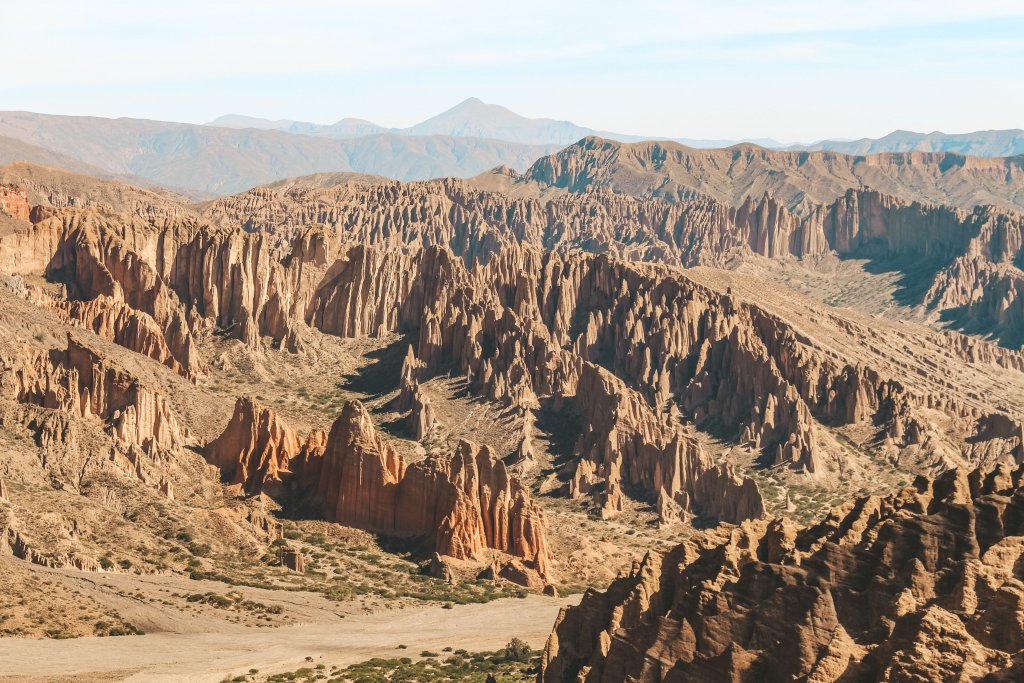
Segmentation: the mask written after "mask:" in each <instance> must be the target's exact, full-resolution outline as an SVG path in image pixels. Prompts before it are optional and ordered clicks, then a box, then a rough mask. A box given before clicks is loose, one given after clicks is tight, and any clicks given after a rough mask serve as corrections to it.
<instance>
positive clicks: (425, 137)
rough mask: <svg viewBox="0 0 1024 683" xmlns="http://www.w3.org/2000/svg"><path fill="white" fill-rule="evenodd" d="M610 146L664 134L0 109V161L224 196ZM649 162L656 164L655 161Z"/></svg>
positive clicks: (1012, 150) (1007, 143)
mask: <svg viewBox="0 0 1024 683" xmlns="http://www.w3.org/2000/svg"><path fill="white" fill-rule="evenodd" d="M585 138H586V139H592V140H596V139H603V140H609V141H615V142H618V143H631V142H641V141H645V140H666V141H669V139H668V138H658V137H656V136H641V135H625V134H620V133H614V132H610V131H598V130H595V129H592V128H587V127H585V126H580V125H577V124H575V123H572V122H570V121H558V120H555V119H547V118H538V119H533V118H527V117H524V116H520V115H519V114H516V113H514V112H512V111H510V110H508V109H506V108H505V107H501V106H498V105H495V104H487V103H484V102H481V101H480V100H478V99H476V98H470V99H468V100H466V101H464V102H462V103H460V104H458V105H457V106H455V107H453V108H451V109H449V110H447V111H445V112H442V113H440V114H438V115H437V116H434V117H432V118H429V119H427V120H426V121H422V122H420V123H417V124H415V125H412V126H409V127H408V128H400V129H399V128H386V127H384V126H380V125H377V124H375V123H373V122H371V121H366V120H363V119H357V118H344V119H341V120H340V121H337V122H336V123H333V124H328V125H321V124H316V123H308V122H303V121H292V120H269V119H259V118H252V117H248V116H241V115H229V116H222V117H220V118H218V119H216V120H215V121H213V122H211V123H209V124H206V125H194V124H186V123H174V122H168V121H151V120H143V119H127V118H120V119H106V118H98V117H87V116H55V115H48V114H36V113H31V112H16V111H15V112H0V162H10V161H18V160H25V161H31V162H34V163H39V164H46V165H50V166H59V167H63V168H67V169H70V170H74V171H79V172H82V173H88V174H90V175H95V176H102V177H108V178H117V179H120V180H122V181H125V182H132V183H135V184H140V185H153V184H157V185H161V186H164V187H167V188H170V189H173V190H176V191H178V192H182V193H185V194H188V195H189V196H192V197H193V198H207V197H211V196H214V195H222V194H230V193H234V192H239V191H242V190H246V189H248V188H250V187H254V186H256V185H262V184H266V183H271V182H273V181H275V180H279V179H282V178H288V177H294V176H304V175H309V174H314V173H345V172H349V173H367V174H373V175H379V176H384V177H388V178H394V179H398V180H424V179H428V178H437V177H444V176H458V177H471V176H475V175H478V174H480V173H483V172H485V171H488V170H490V169H493V168H496V167H499V166H503V167H507V168H510V169H514V170H516V171H525V170H526V169H528V168H529V167H530V166H531V165H532V164H533V163H534V162H536V161H537V160H538V159H541V158H542V157H544V156H546V155H548V154H551V153H553V152H556V151H557V150H559V149H562V148H565V147H566V146H568V145H572V144H574V143H576V142H577V141H579V140H582V139H585ZM670 141H671V142H673V143H676V144H677V145H681V146H685V147H686V148H697V149H707V148H723V147H731V146H733V145H736V144H738V143H747V142H749V143H754V144H756V145H759V146H761V147H768V148H776V149H779V148H782V147H783V145H782V144H781V143H779V142H777V141H775V140H770V139H757V140H749V141H737V140H697V139H688V138H676V139H672V140H670ZM786 149H787V150H828V151H834V152H841V153H844V154H853V155H865V154H873V153H878V152H893V151H900V152H903V151H927V152H931V151H939V152H956V153H959V154H968V155H974V156H1011V155H1019V154H1024V131H1022V130H1005V131H981V132H977V133H966V134H961V135H946V134H943V133H930V134H920V133H911V132H906V131H897V132H894V133H892V134H890V135H887V136H885V137H883V138H879V139H863V140H852V141H843V140H826V141H822V142H818V143H814V144H811V145H802V146H789V147H786ZM651 163H659V162H658V160H657V159H652V160H651Z"/></svg>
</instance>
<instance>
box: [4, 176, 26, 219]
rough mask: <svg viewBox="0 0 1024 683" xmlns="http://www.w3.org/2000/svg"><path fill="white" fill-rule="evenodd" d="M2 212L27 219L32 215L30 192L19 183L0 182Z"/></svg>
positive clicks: (16, 217)
mask: <svg viewBox="0 0 1024 683" xmlns="http://www.w3.org/2000/svg"><path fill="white" fill-rule="evenodd" d="M0 213H3V214H7V215H8V216H10V217H11V218H14V219H17V220H19V221H27V220H29V217H30V216H31V215H32V205H31V204H29V201H28V193H26V192H25V190H24V189H23V188H21V187H18V186H17V185H7V184H0Z"/></svg>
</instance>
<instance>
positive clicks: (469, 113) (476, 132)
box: [403, 97, 596, 145]
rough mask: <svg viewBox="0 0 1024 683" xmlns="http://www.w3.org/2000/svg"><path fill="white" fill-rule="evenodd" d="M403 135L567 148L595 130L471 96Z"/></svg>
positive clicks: (407, 129)
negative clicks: (476, 138) (514, 109)
mask: <svg viewBox="0 0 1024 683" xmlns="http://www.w3.org/2000/svg"><path fill="white" fill-rule="evenodd" d="M403 132H404V133H406V134H407V135H452V136H458V137H479V138H493V139H497V140H508V141H510V142H521V143H525V144H534V145H538V144H541V145H543V144H553V145H568V144H571V143H573V142H576V141H577V140H579V139H580V138H584V137H586V136H588V135H593V134H594V133H595V132H596V131H594V129H592V128H585V127H583V126H577V125H576V124H574V123H572V122H570V121H556V120H555V119H531V118H527V117H525V116H520V115H519V114H516V113H515V112H513V111H511V110H509V109H506V108H505V107H502V106H500V105H497V104H488V103H486V102H483V101H481V100H479V99H477V98H476V97H470V98H469V99H468V100H465V101H464V102H461V103H459V104H457V105H455V106H454V107H452V108H451V109H449V110H448V111H444V112H441V113H440V114H438V115H437V116H434V117H432V118H429V119H427V120H426V121H423V122H422V123H418V124H416V125H415V126H412V127H411V128H406V129H405V130H404V131H403Z"/></svg>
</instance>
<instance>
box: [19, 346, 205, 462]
mask: <svg viewBox="0 0 1024 683" xmlns="http://www.w3.org/2000/svg"><path fill="white" fill-rule="evenodd" d="M12 370H13V372H12V375H13V380H14V382H13V385H12V386H11V391H12V392H13V398H15V399H16V400H18V401H19V402H21V403H29V404H34V405H38V406H42V407H44V408H51V409H56V410H59V411H62V412H64V413H70V414H71V415H76V416H79V417H90V416H95V417H97V418H99V419H100V420H102V421H103V422H104V423H105V424H106V426H107V429H108V430H109V431H110V433H111V434H112V435H114V436H116V437H117V438H118V439H119V440H120V441H121V442H122V443H124V444H127V445H130V446H138V447H140V448H142V450H143V451H144V452H146V453H155V452H158V451H164V452H174V451H179V450H180V449H181V448H182V447H183V446H184V444H185V438H184V435H183V433H182V430H181V427H180V426H179V424H178V421H177V419H176V418H175V416H174V413H173V411H172V410H171V408H170V405H169V404H168V403H167V400H166V399H165V398H164V396H163V395H162V394H160V392H159V391H157V390H155V389H153V388H151V387H147V386H145V385H143V384H142V383H141V382H139V380H138V379H137V378H135V377H133V376H132V375H130V374H128V373H127V372H125V371H124V370H121V369H120V368H118V367H116V366H115V365H113V364H112V363H110V362H109V361H107V360H106V359H104V358H103V357H102V356H101V355H100V354H99V353H97V352H96V351H95V350H93V349H91V348H89V347H88V346H85V345H84V344H82V343H81V342H80V341H78V340H76V339H75V338H74V337H73V336H72V335H71V334H70V333H69V334H68V338H67V349H66V350H63V351H60V350H53V351H51V352H50V353H49V354H45V355H40V356H37V357H35V358H32V359H28V360H24V359H21V360H19V361H17V363H16V365H15V366H14V367H13V368H12Z"/></svg>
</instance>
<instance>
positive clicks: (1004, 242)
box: [205, 150, 1024, 346]
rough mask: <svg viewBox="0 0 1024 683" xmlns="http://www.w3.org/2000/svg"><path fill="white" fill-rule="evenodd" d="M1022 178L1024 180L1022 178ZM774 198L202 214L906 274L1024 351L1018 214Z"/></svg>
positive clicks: (260, 192)
mask: <svg viewBox="0 0 1024 683" xmlns="http://www.w3.org/2000/svg"><path fill="white" fill-rule="evenodd" d="M762 151H763V150H762ZM687 153H693V154H695V155H697V156H700V155H702V154H707V153H706V152H705V151H701V152H695V151H693V150H688V151H687ZM744 154H745V152H744ZM570 156H571V155H570ZM602 163H614V162H613V160H605V161H604V162H602ZM982 163H983V164H989V165H992V164H999V163H1002V161H1001V160H982ZM542 165H543V162H539V166H542ZM897 167H899V164H895V165H894V166H893V168H897ZM598 168H599V169H600V168H603V167H602V166H599V167H598ZM871 168H874V169H876V170H877V169H880V168H881V166H872V167H871ZM1014 172H1015V173H1017V174H1018V176H1020V178H1021V179H1024V175H1022V171H1021V169H1020V168H1016V170H1015V171H1014ZM541 175H542V176H544V177H545V178H546V177H547V176H546V175H544V174H543V173H541ZM548 180H549V181H550V182H555V183H556V184H558V183H560V182H561V181H559V180H557V178H556V179H551V178H548ZM566 182H569V185H570V186H572V185H573V183H572V182H570V181H566ZM588 183H591V181H588ZM599 184H600V183H599ZM872 186H875V187H877V186H876V185H874V183H872ZM883 186H884V185H883ZM777 190H778V188H774V187H764V188H763V189H760V190H758V189H756V186H752V187H748V188H747V190H746V192H745V193H744V194H742V195H740V196H738V197H735V198H732V197H731V196H730V197H729V198H728V200H727V201H725V199H726V198H725V197H722V198H719V199H717V200H715V199H710V198H707V197H704V196H694V194H693V193H684V195H683V196H681V197H677V198H676V199H677V201H674V202H668V201H665V200H664V199H650V198H633V197H628V196H622V195H612V194H608V193H600V192H598V193H584V194H573V195H569V196H557V195H556V196H552V197H546V198H545V199H543V200H539V199H527V198H515V199H513V198H509V197H507V196H504V195H501V194H498V193H490V192H481V191H478V190H475V189H473V188H472V187H470V186H468V185H467V184H465V183H462V182H459V181H453V180H445V181H432V182H428V183H416V184H408V185H402V184H398V183H384V184H374V185H367V184H360V183H347V184H342V185H338V186H334V187H326V188H322V187H318V188H295V187H292V188H291V189H289V190H284V191H275V190H271V189H269V188H257V189H254V190H252V191H251V192H250V193H247V194H246V195H240V196H236V197H228V198H223V199H221V200H218V201H217V202H214V203H212V204H210V205H208V206H207V207H206V213H205V215H206V216H207V217H208V218H210V219H211V220H212V221H215V222H217V223H219V224H222V225H235V224H239V223H241V224H244V225H247V226H251V227H252V228H253V229H259V230H261V231H267V232H269V233H272V234H277V235H280V237H279V239H282V240H284V241H285V242H287V241H288V240H290V239H292V238H293V237H294V236H296V235H298V234H301V233H302V231H304V230H306V229H307V228H309V227H310V226H314V225H325V226H326V227H327V229H328V230H329V232H330V233H331V234H332V235H333V236H334V237H335V238H336V239H340V240H355V241H358V242H360V243H363V244H374V245H378V246H387V247H397V248H408V246H409V245H430V244H435V245H446V246H448V247H449V248H451V249H452V250H453V251H454V252H455V253H456V254H458V255H460V256H461V257H462V258H463V259H465V260H466V261H467V262H472V261H486V260H488V259H489V258H490V257H491V256H492V255H493V254H494V253H495V252H497V251H498V250H500V249H502V248H504V247H507V246H508V245H510V244H525V245H534V246H543V247H544V248H546V249H553V250H558V251H568V250H583V251H590V252H599V253H611V254H614V255H617V256H619V257H622V258H628V259H631V260H636V261H647V262H661V263H669V264H683V265H697V264H709V265H717V264H720V263H722V262H723V261H724V260H725V259H726V258H728V257H730V256H731V255H736V254H740V255H743V254H756V255H760V256H764V257H768V258H791V257H798V258H806V259H814V258H818V257H821V256H824V255H827V254H836V255H838V256H840V257H842V258H847V257H856V258H864V257H870V258H876V259H881V260H883V261H884V265H885V267H887V268H890V269H896V270H901V269H903V270H906V272H907V273H908V276H909V277H910V278H911V279H912V280H914V282H915V285H916V286H915V287H914V290H915V291H918V290H919V291H921V292H927V294H926V295H925V296H923V297H921V298H920V299H918V300H915V301H913V302H912V303H913V304H916V305H921V306H926V307H929V308H931V309H934V310H936V311H938V312H940V313H942V314H943V315H944V316H945V318H946V319H947V320H948V321H950V322H953V323H955V324H956V325H958V326H959V327H962V328H963V329H966V330H968V331H970V332H980V333H989V332H995V333H996V334H997V335H998V336H999V338H1000V339H1001V340H1002V341H1003V343H1005V344H1009V345H1013V346H1019V345H1020V344H1022V343H1024V338H1019V330H1020V328H1021V327H1020V325H1019V324H1018V323H1020V321H1021V315H1022V313H1021V310H1019V309H1020V301H1021V297H1020V292H1021V284H1020V283H1021V281H1022V277H1024V276H1022V274H1021V270H1020V265H1019V264H1020V258H1021V256H1020V254H1021V247H1020V242H1021V236H1020V235H1021V221H1022V218H1021V217H1020V215H1019V214H1017V213H1014V212H1012V211H1009V212H1008V211H1007V209H1006V208H1003V209H995V208H992V207H986V208H978V209H974V210H967V209H965V208H951V207H947V206H942V205H938V204H929V203H924V202H925V201H926V200H928V199H932V198H931V196H930V195H928V196H917V195H914V194H913V193H911V195H910V196H912V197H914V198H916V199H917V200H918V201H908V200H907V199H900V198H897V197H895V196H892V195H886V194H883V193H880V192H878V191H875V190H870V189H865V188H864V187H863V185H862V183H860V182H856V183H854V184H853V185H852V186H843V184H842V183H840V184H837V185H836V186H835V188H834V189H830V190H829V191H828V192H825V193H824V194H822V195H821V197H820V199H819V200H818V201H816V202H814V203H810V202H807V201H806V200H804V201H803V203H800V204H799V207H800V208H801V210H800V211H799V212H797V213H794V212H793V210H792V209H793V207H792V206H788V207H787V206H786V205H784V203H783V202H781V201H779V200H778V199H777V198H776V197H778V196H779V195H778V194H777ZM773 193H774V194H773ZM640 194H641V195H642V196H644V197H646V194H645V193H640ZM659 196H660V195H659ZM798 196H800V197H805V194H804V193H800V194H799V195H798ZM903 196H907V195H906V194H904V195H903ZM940 197H941V195H939V196H937V197H935V199H939V198H940ZM981 199H982V198H981V197H979V201H980V200H981ZM733 200H734V201H733ZM966 206H973V204H969V205H966ZM922 260H924V261H927V262H928V263H929V264H931V265H933V266H934V268H933V270H932V271H931V272H922V271H921V269H920V268H919V267H918V265H919V264H920V262H921V261H922ZM922 278H923V280H922Z"/></svg>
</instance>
